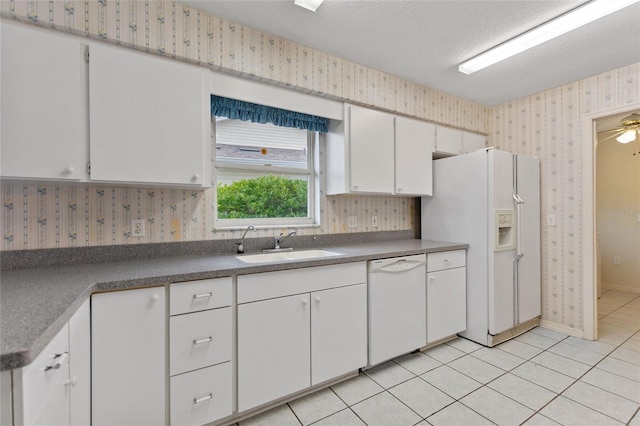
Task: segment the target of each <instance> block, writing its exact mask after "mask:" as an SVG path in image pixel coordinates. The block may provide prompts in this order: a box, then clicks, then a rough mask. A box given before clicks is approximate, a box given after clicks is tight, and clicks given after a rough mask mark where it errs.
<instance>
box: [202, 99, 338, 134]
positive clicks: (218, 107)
mask: <svg viewBox="0 0 640 426" xmlns="http://www.w3.org/2000/svg"><path fill="white" fill-rule="evenodd" d="M211 115H215V116H218V117H227V118H231V119H234V120H242V121H251V122H254V123H262V124H264V123H272V124H274V125H276V126H282V127H295V128H298V129H303V130H311V131H315V132H327V131H328V130H329V119H328V118H324V117H318V116H316V115H309V114H303V113H301V112H295V111H289V110H286V109H280V108H273V107H270V106H266V105H259V104H253V103H251V102H245V101H240V100H237V99H231V98H224V97H222V96H216V95H211Z"/></svg>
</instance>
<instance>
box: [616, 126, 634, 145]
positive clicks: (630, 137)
mask: <svg viewBox="0 0 640 426" xmlns="http://www.w3.org/2000/svg"><path fill="white" fill-rule="evenodd" d="M616 140H617V141H618V142H620V143H629V142H633V141H635V140H636V129H633V130H627V131H626V132H624V133H623V134H621V135H620V136H618V137H617V138H616Z"/></svg>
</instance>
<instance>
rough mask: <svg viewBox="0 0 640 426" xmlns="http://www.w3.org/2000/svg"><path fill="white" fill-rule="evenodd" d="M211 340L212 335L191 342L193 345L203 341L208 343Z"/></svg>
mask: <svg viewBox="0 0 640 426" xmlns="http://www.w3.org/2000/svg"><path fill="white" fill-rule="evenodd" d="M212 341H213V337H211V336H209V337H207V338H206V339H199V340H194V341H193V344H194V345H201V344H203V343H210V342H212Z"/></svg>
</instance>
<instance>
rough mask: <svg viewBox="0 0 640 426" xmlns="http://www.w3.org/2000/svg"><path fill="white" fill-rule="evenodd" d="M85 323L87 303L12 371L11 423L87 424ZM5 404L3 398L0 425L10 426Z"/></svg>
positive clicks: (87, 340)
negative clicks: (28, 360)
mask: <svg viewBox="0 0 640 426" xmlns="http://www.w3.org/2000/svg"><path fill="white" fill-rule="evenodd" d="M89 320H90V318H89V301H88V300H87V301H86V302H85V303H84V304H83V305H82V306H81V307H80V309H79V310H78V311H77V312H76V313H75V314H74V315H73V317H71V319H70V320H69V322H67V323H66V324H65V325H64V326H63V327H62V329H61V330H60V331H59V332H58V334H56V336H55V337H54V338H53V339H52V340H51V342H49V344H48V345H47V346H46V347H45V348H44V349H43V350H42V352H41V353H40V355H38V356H37V357H36V359H35V360H34V361H33V362H32V363H30V364H29V365H27V366H25V367H23V368H20V369H17V370H13V372H12V376H13V395H12V396H13V424H15V425H83V424H90V417H89V413H90V395H91V393H90V362H91V360H90V335H89ZM2 378H3V382H5V380H6V378H8V375H7V376H5V375H4V374H3V376H2ZM5 389H6V383H3V393H5ZM8 389H11V387H9V388H8ZM5 404H6V401H5V400H4V396H3V407H2V408H3V410H2V411H3V412H2V418H1V420H2V422H1V424H2V425H5V424H11V421H8V422H7V418H6V414H5V411H6V406H4V405H5ZM9 418H10V417H9Z"/></svg>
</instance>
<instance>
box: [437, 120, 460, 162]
mask: <svg viewBox="0 0 640 426" xmlns="http://www.w3.org/2000/svg"><path fill="white" fill-rule="evenodd" d="M435 148H436V149H435V152H439V153H442V154H456V155H457V154H461V153H462V130H457V129H452V128H450V127H442V126H436V146H435Z"/></svg>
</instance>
